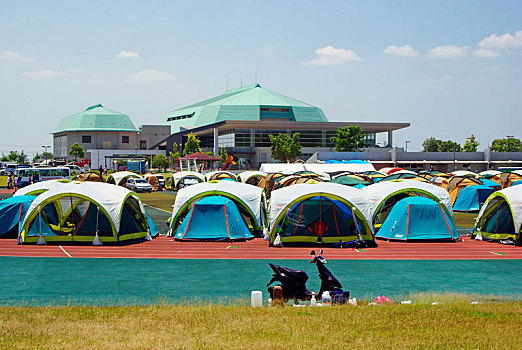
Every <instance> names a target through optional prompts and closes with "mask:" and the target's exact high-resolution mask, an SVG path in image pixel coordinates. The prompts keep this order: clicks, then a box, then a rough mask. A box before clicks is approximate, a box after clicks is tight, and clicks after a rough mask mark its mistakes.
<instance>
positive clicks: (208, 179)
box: [205, 170, 237, 181]
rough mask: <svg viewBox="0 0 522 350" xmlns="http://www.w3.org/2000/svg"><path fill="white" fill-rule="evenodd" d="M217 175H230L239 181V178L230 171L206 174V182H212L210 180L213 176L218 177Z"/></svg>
mask: <svg viewBox="0 0 522 350" xmlns="http://www.w3.org/2000/svg"><path fill="white" fill-rule="evenodd" d="M216 174H228V175H230V176H232V177H233V178H234V179H236V180H237V176H236V174H234V173H231V172H230V171H225V170H216V171H210V172H208V173H206V174H205V181H210V178H211V177H212V176H213V175H216Z"/></svg>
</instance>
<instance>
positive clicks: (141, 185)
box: [126, 179, 152, 193]
mask: <svg viewBox="0 0 522 350" xmlns="http://www.w3.org/2000/svg"><path fill="white" fill-rule="evenodd" d="M126 186H127V188H128V189H129V190H131V191H134V192H149V193H150V192H152V185H151V184H150V183H149V182H148V181H147V180H145V179H127V184H126Z"/></svg>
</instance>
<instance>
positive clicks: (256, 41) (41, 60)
mask: <svg viewBox="0 0 522 350" xmlns="http://www.w3.org/2000/svg"><path fill="white" fill-rule="evenodd" d="M256 70H257V77H258V82H259V83H260V84H261V85H262V86H263V87H265V88H267V89H270V90H273V91H276V92H279V93H282V94H284V95H287V96H290V97H293V98H296V99H298V100H302V101H305V102H308V103H311V104H313V105H316V106H318V107H321V108H322V109H323V111H324V112H325V114H326V116H327V117H328V119H329V120H332V121H343V120H346V121H395V122H410V123H411V124H412V126H411V127H410V128H408V129H405V130H403V131H399V132H397V133H396V134H395V140H394V141H395V144H396V145H398V146H404V141H406V140H409V141H411V143H410V144H409V145H408V149H409V150H421V148H422V147H421V143H422V141H423V140H424V139H425V138H426V137H430V136H435V137H437V138H442V139H452V140H455V141H457V142H459V143H463V142H464V141H465V138H466V137H468V136H469V135H470V134H471V133H474V134H475V135H476V136H477V138H478V141H479V142H480V143H481V145H480V146H479V149H483V148H485V147H487V146H488V143H490V142H491V140H493V139H495V138H501V137H505V136H507V135H513V136H515V137H518V138H522V133H521V131H522V114H521V111H522V2H521V1H498V2H494V1H477V0H473V1H472V0H470V1H457V0H454V1H393V2H391V1H387V2H384V1H219V2H218V1H197V2H195V1H147V2H143V1H40V2H37V1H3V0H0V123H1V125H2V129H3V130H4V126H5V125H10V126H11V127H10V128H9V131H7V132H6V131H3V132H2V133H1V136H0V153H7V152H8V151H9V150H11V149H15V150H21V149H24V150H25V152H26V153H30V154H33V153H34V152H36V151H40V150H41V149H42V148H41V145H44V144H47V145H49V144H52V138H51V135H50V134H49V133H50V132H51V131H52V130H53V129H54V128H55V127H56V125H57V123H58V121H59V120H60V119H61V118H62V117H64V116H67V115H70V114H74V113H77V112H80V111H82V110H84V109H85V108H87V107H89V106H91V105H94V104H98V103H101V104H103V105H104V106H105V107H107V108H110V109H113V110H116V111H119V112H122V113H125V114H128V115H130V116H131V118H132V119H133V121H134V123H135V124H136V125H141V124H159V123H162V122H163V121H164V117H165V115H166V114H167V113H168V112H169V111H171V110H173V109H177V108H180V107H183V106H185V105H188V104H192V103H195V102H198V101H200V100H202V99H205V98H209V97H212V96H215V95H218V94H220V93H222V92H224V90H225V89H226V80H227V75H228V86H229V87H230V88H235V87H239V86H240V84H241V76H242V83H243V85H247V84H250V83H253V82H254V80H255V72H256ZM384 138H385V137H384V135H383V136H382V137H380V138H379V139H378V141H382V140H383V139H384Z"/></svg>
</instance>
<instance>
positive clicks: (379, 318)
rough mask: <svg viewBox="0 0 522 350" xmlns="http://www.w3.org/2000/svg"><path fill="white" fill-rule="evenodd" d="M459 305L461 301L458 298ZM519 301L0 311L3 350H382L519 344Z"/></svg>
mask: <svg viewBox="0 0 522 350" xmlns="http://www.w3.org/2000/svg"><path fill="white" fill-rule="evenodd" d="M456 300H459V298H456ZM521 320H522V302H520V301H518V302H498V303H483V304H478V305H470V304H469V302H468V301H466V302H463V301H455V302H452V303H447V304H441V305H435V306H433V305H430V304H426V303H419V304H413V305H397V304H392V305H385V306H365V305H364V306H363V305H359V306H333V307H322V308H319V307H316V308H310V307H301V308H296V307H291V306H286V307H270V308H266V307H265V308H259V309H253V308H250V307H247V306H219V305H202V306H193V305H192V306H191V305H179V306H172V305H170V306H168V305H160V306H133V307H44V308H21V307H5V308H0V324H1V325H2V327H1V328H0V348H3V349H15V348H53V349H55V348H58V349H59V348H67V349H78V348H82V349H123V348H125V349H129V348H132V349H167V348H168V349H237V348H242V349H259V348H265V349H350V348H363V349H382V348H391V347H393V348H439V349H469V348H473V349H476V348H484V349H493V348H497V349H498V348H502V349H516V348H519V346H520V344H522V333H521V332H520V326H521V325H522V321H521Z"/></svg>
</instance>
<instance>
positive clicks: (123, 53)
mask: <svg viewBox="0 0 522 350" xmlns="http://www.w3.org/2000/svg"><path fill="white" fill-rule="evenodd" d="M139 56H140V54H139V53H137V52H133V51H120V53H119V54H117V55H116V57H118V58H136V57H139Z"/></svg>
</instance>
